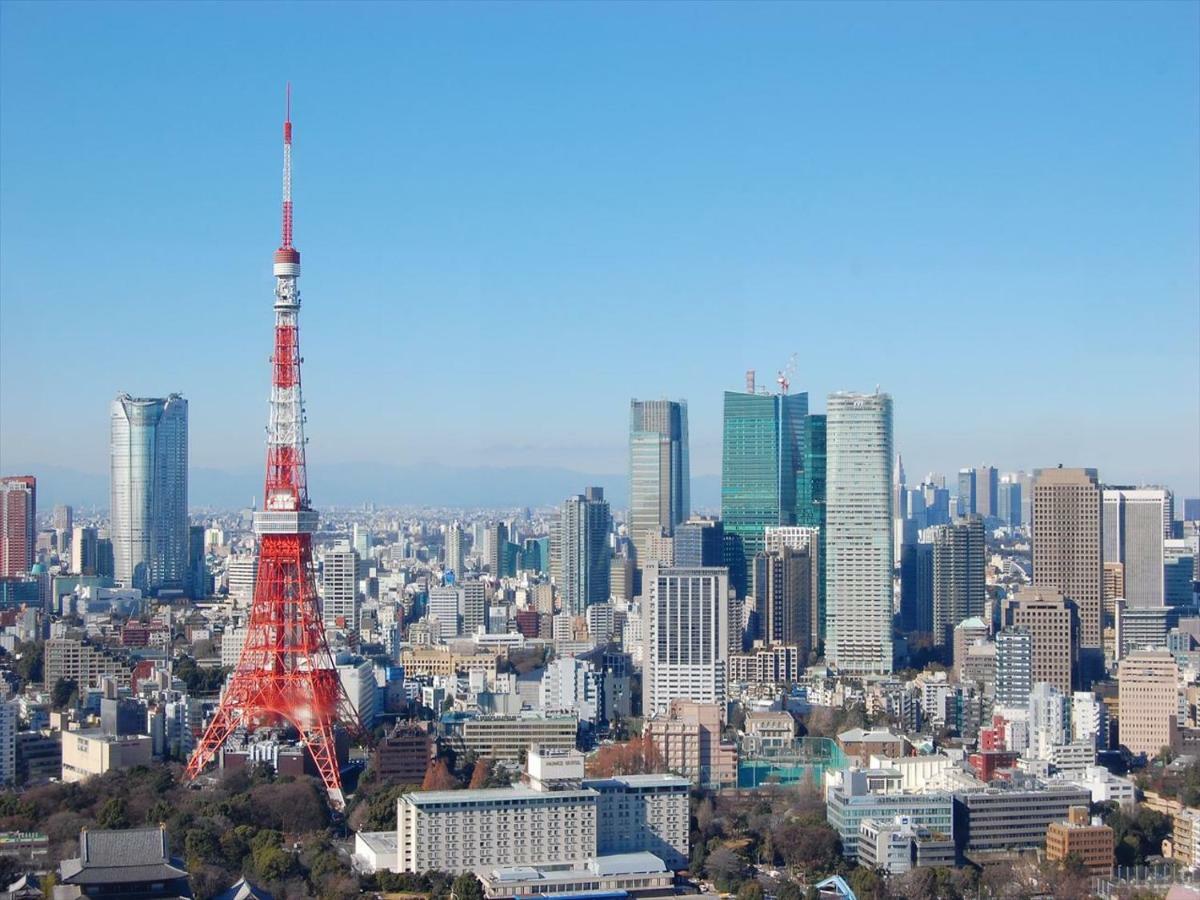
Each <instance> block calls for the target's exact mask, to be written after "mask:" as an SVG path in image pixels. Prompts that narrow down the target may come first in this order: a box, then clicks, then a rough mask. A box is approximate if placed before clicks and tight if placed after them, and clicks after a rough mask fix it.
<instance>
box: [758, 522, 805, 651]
mask: <svg viewBox="0 0 1200 900" xmlns="http://www.w3.org/2000/svg"><path fill="white" fill-rule="evenodd" d="M815 552H816V547H815V541H814V542H813V544H812V545H810V546H809V547H806V548H805V549H803V550H798V549H794V548H792V547H780V548H778V549H772V550H770V551H769V552H768V551H764V552H762V553H758V554H756V555H755V557H754V600H755V605H756V609H757V610H758V629H759V631H758V636H759V637H760V638H762V640H764V641H765V642H766V643H768V644H789V645H792V646H795V647H798V648H799V649H800V658H801V659H802V660H807V659H808V654H809V651H810V650H811V649H812V645H813V634H812V625H813V614H812V607H813V599H814V594H815V593H816V591H815V588H816V581H817V579H816V566H815V565H814V562H815Z"/></svg>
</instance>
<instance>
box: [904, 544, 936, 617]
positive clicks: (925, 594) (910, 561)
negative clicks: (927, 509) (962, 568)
mask: <svg viewBox="0 0 1200 900" xmlns="http://www.w3.org/2000/svg"><path fill="white" fill-rule="evenodd" d="M900 629H901V630H902V631H903V632H905V633H906V634H909V633H912V632H917V633H919V634H929V635H932V634H933V545H932V544H914V543H906V544H904V545H903V546H902V547H901V548H900Z"/></svg>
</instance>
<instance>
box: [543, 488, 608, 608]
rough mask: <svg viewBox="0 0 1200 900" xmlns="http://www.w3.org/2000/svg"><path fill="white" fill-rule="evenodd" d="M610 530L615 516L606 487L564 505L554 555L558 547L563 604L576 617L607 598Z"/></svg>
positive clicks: (577, 497)
mask: <svg viewBox="0 0 1200 900" xmlns="http://www.w3.org/2000/svg"><path fill="white" fill-rule="evenodd" d="M611 531H612V514H611V513H610V512H609V508H608V501H606V500H605V499H604V489H603V488H598V487H590V488H588V489H587V491H586V492H585V493H583V494H578V495H576V496H574V497H569V498H568V499H567V501H566V503H564V504H563V506H562V513H561V516H560V518H559V521H558V526H557V528H556V530H555V532H554V534H555V536H556V537H557V541H556V542H554V544H552V545H551V554H552V555H553V554H554V552H555V548H556V547H557V552H558V566H559V571H560V572H561V574H560V576H559V578H558V579H557V581H558V585H559V590H560V591H561V592H562V598H563V601H562V605H563V609H565V610H568V611H570V612H571V613H572V614H573V615H577V616H581V615H583V614H584V612H585V611H586V610H587V608H588V606H590V605H591V604H593V603H603V602H605V601H606V600H607V599H608V596H609V568H610V566H611V561H612V560H611V554H610V552H609V546H608V538H609V534H610V532H611Z"/></svg>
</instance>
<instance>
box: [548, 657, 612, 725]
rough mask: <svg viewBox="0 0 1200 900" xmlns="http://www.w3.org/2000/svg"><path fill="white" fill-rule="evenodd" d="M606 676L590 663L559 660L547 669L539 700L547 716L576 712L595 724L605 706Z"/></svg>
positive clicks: (574, 658) (565, 658) (586, 720)
mask: <svg viewBox="0 0 1200 900" xmlns="http://www.w3.org/2000/svg"><path fill="white" fill-rule="evenodd" d="M603 694H604V675H603V673H601V672H597V671H596V667H595V666H594V665H592V663H590V662H589V661H587V660H583V659H579V658H578V657H574V656H564V657H560V658H558V659H556V660H554V661H553V662H551V663H550V664H548V665H547V666H546V671H545V672H544V673H543V674H542V683H541V686H540V689H539V692H538V700H539V702H540V704H541V707H542V712H544V713H545V714H546V715H555V714H560V713H574V714H575V715H577V716H578V717H579V720H580V721H581V722H590V723H591V724H593V725H594V724H596V723H597V721H598V720H599V718H600V713H601V708H602V706H603Z"/></svg>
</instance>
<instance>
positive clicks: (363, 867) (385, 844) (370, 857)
mask: <svg viewBox="0 0 1200 900" xmlns="http://www.w3.org/2000/svg"><path fill="white" fill-rule="evenodd" d="M351 864H352V865H353V866H354V870H355V871H356V872H361V873H362V874H364V875H372V874H374V873H375V872H394V871H396V832H394V831H360V832H358V833H356V834H355V835H354V856H353V857H352V858H351Z"/></svg>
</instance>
